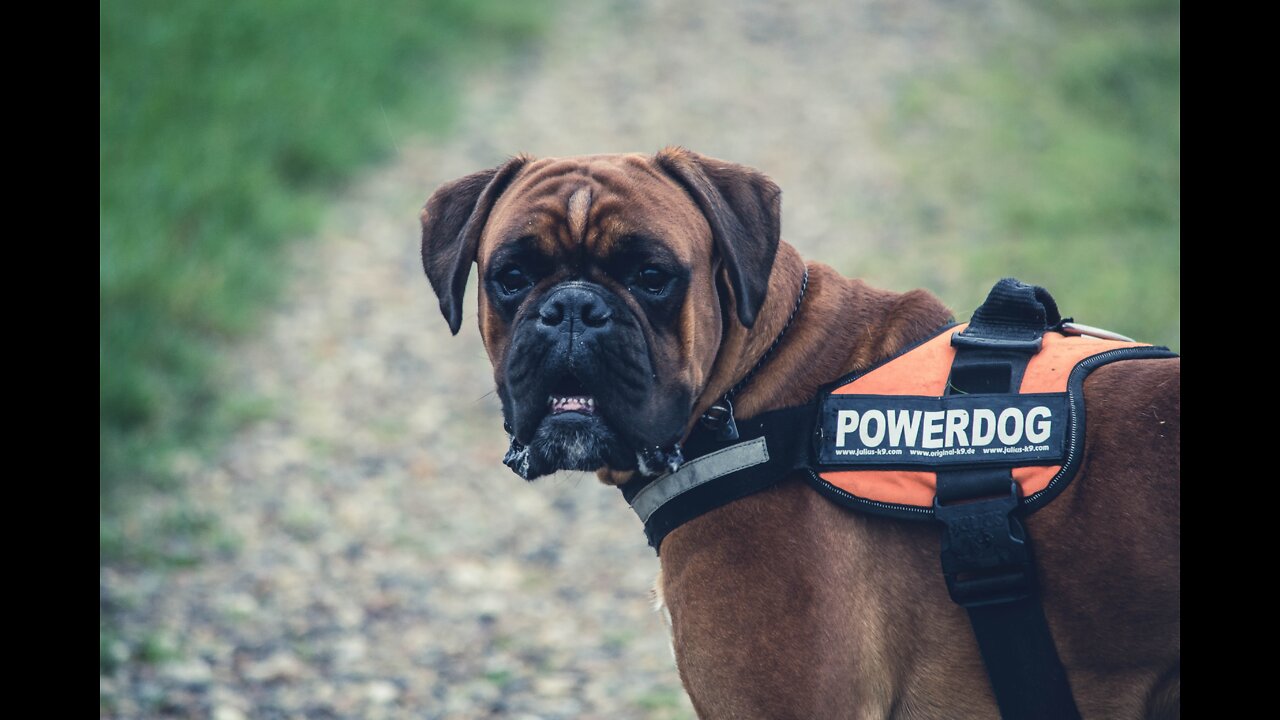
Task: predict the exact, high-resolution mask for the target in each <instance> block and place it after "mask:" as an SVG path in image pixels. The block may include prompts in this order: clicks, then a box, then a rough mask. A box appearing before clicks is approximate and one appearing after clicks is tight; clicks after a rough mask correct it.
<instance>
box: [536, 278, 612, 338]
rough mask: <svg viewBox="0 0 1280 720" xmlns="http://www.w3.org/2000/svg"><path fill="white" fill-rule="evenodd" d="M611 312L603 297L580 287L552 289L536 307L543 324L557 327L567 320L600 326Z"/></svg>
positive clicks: (605, 322)
mask: <svg viewBox="0 0 1280 720" xmlns="http://www.w3.org/2000/svg"><path fill="white" fill-rule="evenodd" d="M611 317H613V313H612V312H611V311H610V310H609V308H608V307H607V306H606V305H605V304H604V299H603V298H601V297H600V296H599V295H597V294H596V293H594V292H592V291H590V290H588V289H586V288H582V287H576V286H575V287H563V288H560V289H559V290H555V291H553V292H552V293H551V294H550V295H548V296H547V298H546V299H545V300H543V301H542V307H540V308H538V318H539V320H541V322H542V324H543V325H546V326H548V327H557V326H559V325H561V324H563V323H564V322H565V320H566V319H567V320H569V321H570V324H572V323H573V322H575V321H577V322H581V323H582V324H583V325H585V326H586V327H589V328H602V327H604V326H605V325H607V324H608V323H609V318H611Z"/></svg>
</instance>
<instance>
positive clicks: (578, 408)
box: [547, 375, 596, 416]
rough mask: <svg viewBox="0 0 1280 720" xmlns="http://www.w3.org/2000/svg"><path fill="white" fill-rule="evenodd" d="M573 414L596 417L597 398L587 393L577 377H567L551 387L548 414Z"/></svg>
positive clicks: (548, 397) (548, 398)
mask: <svg viewBox="0 0 1280 720" xmlns="http://www.w3.org/2000/svg"><path fill="white" fill-rule="evenodd" d="M571 412H576V413H581V414H583V415H595V414H596V398H595V396H594V395H591V394H589V393H588V392H587V389H586V388H585V387H584V386H583V384H582V381H580V380H578V378H577V377H575V376H573V375H565V376H563V377H561V378H560V379H559V380H558V381H556V383H555V384H553V385H552V386H551V394H550V395H549V396H547V414H548V415H552V416H554V415H562V414H564V413H571Z"/></svg>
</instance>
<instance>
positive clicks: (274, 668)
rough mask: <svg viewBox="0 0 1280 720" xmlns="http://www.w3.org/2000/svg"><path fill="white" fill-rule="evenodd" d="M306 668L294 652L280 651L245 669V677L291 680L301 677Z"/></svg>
mask: <svg viewBox="0 0 1280 720" xmlns="http://www.w3.org/2000/svg"><path fill="white" fill-rule="evenodd" d="M305 669H306V668H305V666H304V665H303V664H302V663H301V662H300V661H299V660H298V658H296V657H294V656H293V654H292V653H287V652H278V653H276V654H275V655H272V656H271V657H269V658H267V659H265V660H259V661H258V662H256V663H253V664H252V665H250V666H249V667H248V668H247V669H245V671H244V677H245V679H246V680H251V681H253V682H274V681H289V680H296V679H298V678H299V677H301V676H302V674H303V672H304V671H305Z"/></svg>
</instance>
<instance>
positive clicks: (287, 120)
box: [99, 0, 546, 558]
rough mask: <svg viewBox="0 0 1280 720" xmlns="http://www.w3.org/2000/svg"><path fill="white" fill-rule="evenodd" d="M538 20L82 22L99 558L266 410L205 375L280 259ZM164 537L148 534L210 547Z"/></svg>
mask: <svg viewBox="0 0 1280 720" xmlns="http://www.w3.org/2000/svg"><path fill="white" fill-rule="evenodd" d="M545 12H546V11H545V9H540V8H539V7H538V6H537V5H536V4H531V3H523V2H520V0H492V1H490V2H485V3H472V2H468V1H467V0H426V1H422V2H411V1H409V0H384V1H382V2H377V3H321V4H317V3H312V2H307V1H306V0H280V1H279V2H271V3H261V2H254V1H252V0H228V1H226V2H219V3H169V2H162V1H160V0H111V1H108V2H103V3H102V4H101V5H100V20H101V31H100V47H101V51H100V74H99V111H100V116H101V121H100V126H99V128H100V129H99V135H100V137H99V140H100V151H99V184H100V190H99V253H100V265H99V285H100V298H99V300H100V310H99V330H100V334H99V382H100V397H99V416H100V423H99V428H100V438H99V440H100V445H99V459H100V477H99V490H100V501H101V509H102V512H103V543H102V548H101V552H102V553H103V555H104V557H116V558H119V557H123V556H124V555H123V554H122V553H124V554H127V553H126V547H127V546H128V545H129V544H130V542H131V535H130V533H131V532H132V533H133V535H134V536H136V535H137V534H138V533H143V534H145V533H146V532H147V531H146V530H145V529H143V530H139V529H138V528H136V527H135V528H134V529H133V530H132V531H130V530H129V529H128V528H127V527H126V526H128V524H129V522H130V521H131V518H129V517H126V516H122V515H121V512H120V510H121V508H124V507H127V506H129V505H130V504H133V503H135V502H136V500H137V493H138V492H145V491H140V490H139V488H156V487H160V488H163V489H166V490H173V489H175V484H174V483H173V482H172V481H171V478H172V476H173V475H174V458H175V456H178V457H180V456H181V453H175V451H177V450H178V449H182V450H183V452H187V453H189V452H190V450H191V449H192V448H200V447H205V446H208V444H209V439H210V438H216V437H218V436H220V435H222V434H223V433H225V432H226V431H227V430H228V429H229V428H232V427H234V426H236V425H237V424H239V423H242V422H243V421H244V420H246V419H248V418H252V417H256V416H260V415H261V414H262V412H264V409H263V408H262V407H261V406H260V405H255V403H254V402H253V401H252V398H248V399H246V398H243V397H239V396H237V395H236V394H234V393H232V392H229V391H228V389H227V388H226V387H225V385H223V384H220V383H219V382H218V379H217V371H218V368H219V361H218V358H219V356H220V354H221V353H222V352H223V350H224V349H225V348H226V347H227V346H228V344H229V343H231V342H234V341H235V339H236V338H238V337H241V336H243V335H244V334H245V333H246V331H248V330H250V329H251V328H252V327H253V325H254V321H255V319H256V318H257V317H258V316H259V314H260V310H261V308H262V307H264V305H265V304H267V303H269V302H271V301H272V299H273V298H274V297H275V293H276V292H277V290H278V289H279V285H280V283H279V281H280V272H279V267H280V259H281V257H282V255H281V251H282V249H283V248H284V247H285V245H286V243H288V242H289V241H290V240H291V239H292V238H297V237H302V236H305V235H306V234H307V233H308V232H309V231H311V230H313V229H314V228H315V227H316V226H317V223H318V222H319V221H320V220H321V219H322V217H323V207H324V202H323V201H324V199H325V198H326V197H329V196H330V195H331V194H332V193H333V192H334V191H335V189H336V188H338V187H340V185H341V183H342V181H343V180H344V179H345V178H347V177H349V176H350V175H351V174H352V173H353V172H354V171H355V170H356V169H358V168H360V167H361V166H363V165H365V164H367V163H369V162H371V161H372V160H375V159H376V158H378V157H380V156H383V155H385V154H386V153H387V152H388V151H389V150H392V149H393V146H394V139H393V138H396V137H405V136H411V135H415V134H419V133H423V132H434V133H439V132H442V131H444V130H445V129H446V128H447V125H448V121H449V119H450V118H451V116H452V114H453V111H454V102H455V97H456V90H457V88H456V85H457V83H458V80H459V78H460V77H461V76H462V75H463V74H464V73H465V72H466V71H467V70H468V69H469V67H470V66H472V65H473V64H475V63H478V62H480V61H482V60H484V59H485V58H488V57H492V56H495V55H498V56H500V55H503V54H506V53H509V50H510V47H511V46H513V45H516V44H518V43H519V42H520V41H521V40H523V39H525V38H527V37H529V36H531V35H534V34H536V33H537V32H538V30H539V28H540V26H541V18H542V16H543V14H544V13H545ZM188 520H190V518H188ZM135 525H136V523H135ZM159 525H164V522H160V523H159ZM170 525H171V526H170V527H168V528H167V529H166V528H161V527H157V528H155V529H156V530H157V531H164V532H171V531H174V532H179V533H183V532H187V531H188V530H190V531H191V532H190V533H188V534H189V535H191V536H192V537H200V536H203V535H205V534H207V533H208V528H207V527H206V526H205V525H204V524H203V523H201V522H179V523H177V524H176V525H173V524H172V523H170Z"/></svg>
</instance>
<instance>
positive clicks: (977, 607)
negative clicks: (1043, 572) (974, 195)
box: [934, 278, 1080, 720]
mask: <svg viewBox="0 0 1280 720" xmlns="http://www.w3.org/2000/svg"><path fill="white" fill-rule="evenodd" d="M1061 322H1062V319H1061V318H1060V317H1059V315H1058V308H1057V305H1056V304H1055V303H1054V301H1053V298H1051V297H1050V296H1049V293H1048V292H1046V291H1045V290H1044V289H1043V288H1039V287H1033V286H1030V285H1025V284H1023V283H1020V282H1018V281H1017V280H1014V279H1012V278H1006V279H1004V280H1001V281H1000V282H999V283H998V284H997V285H996V286H995V287H994V288H993V289H992V290H991V294H990V296H988V298H987V301H986V302H985V303H983V305H982V307H980V308H978V310H977V312H975V313H974V316H973V319H972V320H971V321H970V323H969V327H967V328H966V329H965V330H964V331H963V332H960V333H957V334H956V335H954V336H952V343H951V344H952V346H953V347H955V349H956V357H955V361H954V362H953V363H952V365H951V376H950V378H949V379H948V381H947V392H946V394H948V395H954V394H972V393H1017V392H1018V389H1019V387H1020V386H1021V384H1022V376H1023V374H1024V373H1025V371H1026V367H1027V363H1028V361H1029V360H1030V359H1031V357H1032V356H1033V355H1035V354H1036V353H1037V352H1039V350H1040V343H1041V337H1042V336H1043V334H1044V332H1045V331H1046V330H1048V329H1050V328H1051V327H1053V326H1055V325H1058V324H1059V323H1061ZM937 475H938V489H937V495H936V497H935V498H934V517H936V518H937V520H938V521H939V522H941V523H942V524H943V535H942V571H943V574H944V575H945V576H946V580H947V589H948V591H949V592H950V594H951V599H952V600H954V601H955V602H956V603H957V604H958V605H960V606H962V607H964V608H965V610H967V611H968V613H969V621H970V623H971V624H972V625H973V632H974V635H975V636H976V637H977V640H978V648H979V650H980V651H981V653H982V661H983V663H984V664H985V665H986V667H987V674H988V676H989V677H990V679H991V688H992V690H993V691H994V693H995V696H996V703H997V704H998V705H999V706H1000V715H1001V717H1002V718H1004V720H1024V719H1026V720H1032V719H1034V720H1077V719H1078V718H1079V717H1080V711H1079V710H1078V709H1077V708H1076V704H1075V699H1074V698H1073V697H1072V695H1071V686H1070V684H1069V683H1068V682H1067V674H1066V670H1065V669H1064V668H1063V666H1062V661H1061V660H1060V659H1059V658H1058V651H1057V648H1055V647H1054V644H1053V637H1052V635H1051V634H1050V633H1049V624H1048V622H1047V621H1046V620H1045V616H1044V609H1043V607H1042V606H1041V604H1040V597H1039V594H1038V592H1037V589H1036V581H1035V567H1034V563H1033V561H1032V556H1031V549H1030V545H1029V542H1028V538H1027V534H1026V530H1025V529H1024V528H1023V527H1022V522H1021V518H1020V516H1021V512H1020V511H1019V497H1018V485H1017V484H1016V483H1015V482H1014V480H1013V475H1012V472H1011V471H1010V470H1009V469H1007V468H1001V469H978V470H953V471H940V472H938V474H937Z"/></svg>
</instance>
